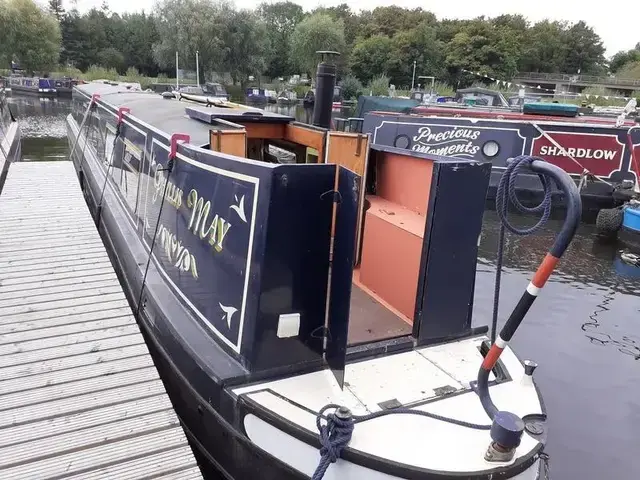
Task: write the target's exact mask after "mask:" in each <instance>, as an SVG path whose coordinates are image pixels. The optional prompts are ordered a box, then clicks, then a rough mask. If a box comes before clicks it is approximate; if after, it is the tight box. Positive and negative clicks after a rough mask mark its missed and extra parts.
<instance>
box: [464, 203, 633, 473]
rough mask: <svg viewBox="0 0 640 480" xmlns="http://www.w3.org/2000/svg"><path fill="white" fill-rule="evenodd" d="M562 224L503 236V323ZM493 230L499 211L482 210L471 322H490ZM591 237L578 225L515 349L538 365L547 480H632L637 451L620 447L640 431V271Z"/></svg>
mask: <svg viewBox="0 0 640 480" xmlns="http://www.w3.org/2000/svg"><path fill="white" fill-rule="evenodd" d="M514 223H521V224H522V223H531V222H530V219H523V218H519V219H517V220H516V221H514ZM559 227H560V222H559V221H555V220H552V221H550V222H549V223H548V224H547V226H546V227H545V228H544V229H543V230H542V231H541V232H540V233H539V234H537V235H534V236H530V237H515V236H508V238H507V241H506V244H505V258H504V264H505V271H504V275H503V280H502V292H501V308H500V315H499V325H500V326H501V325H502V324H503V323H504V321H505V320H506V318H507V317H508V315H509V313H510V312H511V310H512V309H513V308H514V306H515V304H516V302H517V301H518V299H519V298H520V295H521V294H522V292H523V291H524V289H525V288H526V286H527V284H528V282H529V280H530V278H531V276H532V274H533V272H534V271H535V269H536V268H537V266H538V264H539V262H540V261H541V260H542V258H543V257H544V255H545V254H546V252H547V249H548V248H549V246H550V245H551V243H552V241H553V237H554V235H555V232H557V231H558V229H559ZM498 231H499V220H498V219H497V215H496V214H495V212H491V211H488V212H485V220H484V224H483V235H482V238H481V243H480V258H479V261H478V273H477V284H476V295H475V305H474V312H473V313H474V323H475V324H476V325H479V324H485V325H486V324H490V322H491V312H492V307H493V280H494V274H495V260H496V252H497V239H498ZM593 234H594V227H593V226H590V225H581V226H580V228H579V230H578V233H577V235H576V238H575V240H574V242H573V243H572V245H571V246H570V247H569V249H568V250H567V252H566V253H565V255H564V256H563V258H562V261H561V262H560V263H559V265H558V267H557V268H556V272H555V273H554V275H553V276H552V277H551V279H550V280H549V282H548V284H547V285H546V286H545V288H544V290H543V291H542V292H541V294H540V298H538V300H536V302H535V303H534V305H533V307H532V308H531V310H530V312H529V314H528V316H527V317H526V318H525V321H524V323H523V324H522V326H521V328H520V329H519V330H518V332H517V333H516V335H515V337H514V339H513V344H514V348H515V349H516V351H517V353H518V354H519V355H520V357H521V358H523V359H524V358H529V359H533V360H535V361H537V362H538V363H539V364H540V368H539V369H538V370H537V372H536V378H537V382H538V384H539V386H540V387H541V390H542V393H543V395H544V400H545V403H546V407H547V411H548V414H549V422H550V426H551V431H552V433H551V435H550V443H549V446H548V449H547V451H548V452H549V453H550V455H551V458H552V460H551V465H552V470H553V478H554V479H577V478H579V479H585V480H599V479H602V478H621V479H622V478H638V467H637V466H636V463H635V462H634V459H633V457H634V453H633V452H632V450H631V449H625V448H624V447H623V446H624V445H631V444H637V441H638V440H637V439H638V435H637V432H638V431H640V415H638V412H640V400H639V398H640V369H639V368H638V367H640V363H638V361H637V360H640V323H639V322H638V320H639V319H640V298H639V297H640V268H638V267H634V266H630V265H627V264H624V263H623V262H621V260H620V249H621V246H620V244H617V243H615V242H614V243H601V242H599V241H597V240H595V236H594V235H593ZM594 451H597V452H598V455H597V456H594V455H593V452H594Z"/></svg>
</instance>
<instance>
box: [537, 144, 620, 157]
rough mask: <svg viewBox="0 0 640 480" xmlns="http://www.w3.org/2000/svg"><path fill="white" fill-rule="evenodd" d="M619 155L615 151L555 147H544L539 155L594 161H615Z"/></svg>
mask: <svg viewBox="0 0 640 480" xmlns="http://www.w3.org/2000/svg"><path fill="white" fill-rule="evenodd" d="M616 153H618V152H617V151H615V150H602V149H597V150H593V149H591V148H565V149H563V148H558V147H555V146H549V145H543V146H541V147H540V153H539V155H548V156H550V157H567V156H571V157H573V158H587V159H594V160H613V159H614V158H615V156H616Z"/></svg>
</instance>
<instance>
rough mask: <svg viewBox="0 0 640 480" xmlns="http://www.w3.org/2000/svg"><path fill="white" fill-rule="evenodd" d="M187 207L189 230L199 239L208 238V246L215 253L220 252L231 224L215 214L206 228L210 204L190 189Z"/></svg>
mask: <svg viewBox="0 0 640 480" xmlns="http://www.w3.org/2000/svg"><path fill="white" fill-rule="evenodd" d="M187 207H189V208H190V209H191V219H190V220H189V230H191V232H192V233H193V234H194V235H197V236H198V237H199V238H201V239H204V238H206V237H209V245H211V246H212V247H213V248H214V249H215V250H216V251H217V252H221V251H222V248H223V246H222V243H223V241H224V239H225V237H226V236H227V233H229V229H230V228H231V224H230V223H229V222H228V221H227V220H225V219H224V218H222V217H221V216H219V215H218V214H216V215H215V216H214V217H213V219H212V220H211V222H210V223H209V226H208V227H206V224H207V220H208V219H209V212H210V210H211V202H210V201H208V200H207V201H206V202H205V201H204V200H203V199H202V197H201V196H200V195H199V194H198V192H197V190H195V189H191V191H190V192H189V195H188V196H187Z"/></svg>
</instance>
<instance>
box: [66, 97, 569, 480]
mask: <svg viewBox="0 0 640 480" xmlns="http://www.w3.org/2000/svg"><path fill="white" fill-rule="evenodd" d="M328 100H329V102H328V103H329V105H328V110H329V113H327V114H326V116H327V117H328V116H329V115H330V109H331V106H330V103H331V97H330V95H329V98H328ZM67 127H68V137H69V142H70V144H71V159H72V161H73V162H74V165H75V167H76V170H77V173H78V178H79V182H80V185H81V186H82V189H83V191H84V193H85V196H86V201H87V204H88V205H89V207H90V210H91V212H92V214H93V216H94V218H95V221H96V224H97V226H98V228H99V231H100V233H101V235H102V238H103V239H104V242H105V244H106V245H107V247H108V250H109V252H110V255H111V258H112V261H113V263H114V265H115V267H116V270H117V272H118V274H119V276H120V278H121V282H122V284H123V286H124V289H125V291H126V293H127V297H128V299H129V301H130V303H131V306H132V309H133V311H134V312H135V315H136V317H137V319H138V322H139V323H140V325H141V328H142V330H143V331H144V333H145V337H146V338H147V341H148V343H149V345H150V349H151V351H152V352H153V354H154V358H155V361H156V363H157V365H158V366H159V369H160V370H161V372H162V376H163V379H164V381H165V383H166V385H167V388H168V390H169V392H170V394H171V398H172V402H173V404H174V407H175V409H176V411H177V412H178V414H179V416H180V419H181V421H182V422H183V425H184V427H185V431H186V432H187V433H188V435H189V437H190V439H191V441H192V445H193V447H194V448H195V449H196V450H197V451H198V452H200V453H201V454H202V456H203V457H204V458H206V460H207V462H208V463H210V464H211V465H213V466H215V468H216V469H218V470H219V471H220V472H222V474H223V476H224V477H225V478H229V479H239V480H243V479H250V478H260V479H261V480H276V479H277V480H287V479H292V480H293V479H309V478H313V479H314V480H319V479H321V478H324V479H325V480H330V479H333V480H337V479H347V478H349V479H362V480H365V479H366V480H376V479H378V480H383V479H385V480H391V479H401V478H405V479H406V478H412V479H451V478H474V479H487V480H489V479H494V478H512V479H518V480H534V479H536V478H538V475H539V473H540V472H541V471H542V470H543V469H544V465H545V458H546V457H545V454H544V452H543V448H544V446H545V443H546V424H545V419H546V416H545V411H544V405H543V402H542V399H541V397H540V394H539V392H538V390H537V388H536V385H535V382H534V381H533V378H532V375H533V372H534V370H535V367H536V364H535V363H534V362H531V361H525V362H522V361H520V360H519V359H518V358H517V357H516V355H515V353H514V352H513V351H512V350H511V348H510V347H509V346H508V345H507V343H508V341H509V339H510V338H511V335H512V334H513V333H514V331H515V328H516V327H517V324H514V322H516V323H519V321H521V320H522V316H523V315H524V313H526V311H527V309H528V306H530V305H531V302H532V301H533V299H534V298H535V295H537V291H538V290H539V289H540V288H541V287H542V286H543V284H544V281H545V280H546V278H547V277H548V276H549V275H550V274H551V270H552V269H553V267H552V266H551V268H549V264H548V263H549V262H548V261H545V262H547V263H545V266H544V268H542V267H541V268H542V270H541V273H539V274H538V275H537V276H536V277H535V278H534V280H533V283H532V286H530V288H528V290H527V292H524V294H523V298H524V299H525V300H522V299H521V301H520V303H519V304H518V305H519V306H518V307H516V309H515V310H514V314H512V316H511V317H510V319H509V320H508V322H507V324H506V326H505V328H507V329H508V330H509V331H510V333H509V332H507V333H505V331H504V329H503V331H502V332H501V333H500V336H499V337H498V338H497V340H496V341H495V342H494V343H493V344H491V345H490V344H489V341H488V337H487V330H488V329H487V327H485V326H481V324H482V323H483V322H482V320H483V319H475V321H474V322H473V324H474V325H476V326H472V318H471V315H472V310H473V308H472V307H473V291H474V282H475V273H476V261H477V250H478V238H479V235H480V232H481V226H482V216H483V210H484V205H483V201H484V197H485V195H486V190H487V187H488V184H489V177H490V174H491V164H490V163H489V162H486V161H477V160H472V159H468V158H460V157H458V158H456V157H441V156H437V155H433V154H429V153H424V152H420V151H414V150H410V149H409V150H407V149H403V148H398V147H392V146H391V147H389V146H382V145H376V144H372V143H371V142H370V138H369V136H368V135H365V134H361V133H345V132H337V131H329V130H327V129H325V128H320V127H315V126H310V125H305V124H301V123H298V122H296V121H294V119H293V118H291V117H289V116H285V115H278V114H275V113H270V112H265V111H251V110H249V111H248V110H240V109H237V110H234V109H220V108H216V107H204V106H200V105H185V104H184V103H181V102H177V101H166V100H163V99H162V98H161V97H160V96H158V95H154V94H151V93H145V92H131V91H127V90H126V89H124V88H119V87H118V86H109V85H99V84H87V85H81V86H77V87H76V88H75V89H74V94H73V101H72V113H71V114H70V115H69V116H68V118H67ZM271 146H274V147H277V148H278V149H281V150H284V151H287V152H289V153H290V156H289V160H287V163H280V162H279V161H278V159H277V158H276V157H274V156H273V155H271V154H270V153H269V147H271ZM539 163H540V162H539ZM542 163H544V162H542ZM534 166H535V165H533V164H532V168H534ZM536 168H546V167H545V166H544V165H543V166H537V167H536ZM558 172H560V174H562V175H565V174H564V173H563V172H562V171H561V170H560V169H556V173H555V174H556V175H559V174H558ZM565 177H566V175H565ZM554 178H555V177H554ZM567 178H568V177H567ZM558 182H559V183H560V184H562V185H564V186H565V187H566V186H567V185H569V187H571V188H573V189H574V190H576V188H575V185H573V183H571V182H570V181H568V180H566V179H565V180H564V183H563V181H562V178H560V180H558ZM569 187H567V188H569ZM576 191H577V190H576ZM460 192H464V193H463V194H462V195H461V194H460ZM567 198H568V199H569V200H570V202H569V203H571V205H572V207H571V209H570V210H571V212H572V217H571V218H572V220H571V221H569V223H566V224H565V227H563V231H562V235H560V236H559V237H558V238H560V240H558V241H557V242H556V244H554V247H553V248H556V246H557V244H558V245H559V244H562V245H563V246H562V245H561V248H560V249H559V250H558V249H555V250H553V252H552V254H550V255H552V258H555V259H556V260H555V261H557V259H558V258H559V257H560V256H561V255H562V251H563V249H564V248H565V247H566V245H565V244H566V243H567V242H568V241H570V239H571V237H572V235H573V231H575V227H576V226H577V223H576V222H577V220H576V212H578V215H579V201H580V199H579V196H577V194H575V192H574V193H573V194H572V193H571V191H568V193H567ZM576 199H577V200H576ZM576 209H577V210H576ZM462 218H463V219H464V221H459V220H460V219H462ZM452 219H455V220H456V221H452ZM558 242H560V243H558ZM563 242H564V243H563ZM554 255H555V256H554ZM523 302H524V303H523ZM527 302H528V303H527ZM514 319H515V320H514ZM510 322H511V323H510ZM478 325H479V326H478Z"/></svg>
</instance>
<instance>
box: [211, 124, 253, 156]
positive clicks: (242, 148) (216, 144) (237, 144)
mask: <svg viewBox="0 0 640 480" xmlns="http://www.w3.org/2000/svg"><path fill="white" fill-rule="evenodd" d="M209 148H210V149H211V150H213V151H216V152H221V153H228V154H229V155H235V156H237V157H243V158H244V157H246V156H247V134H246V131H245V130H210V131H209Z"/></svg>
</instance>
